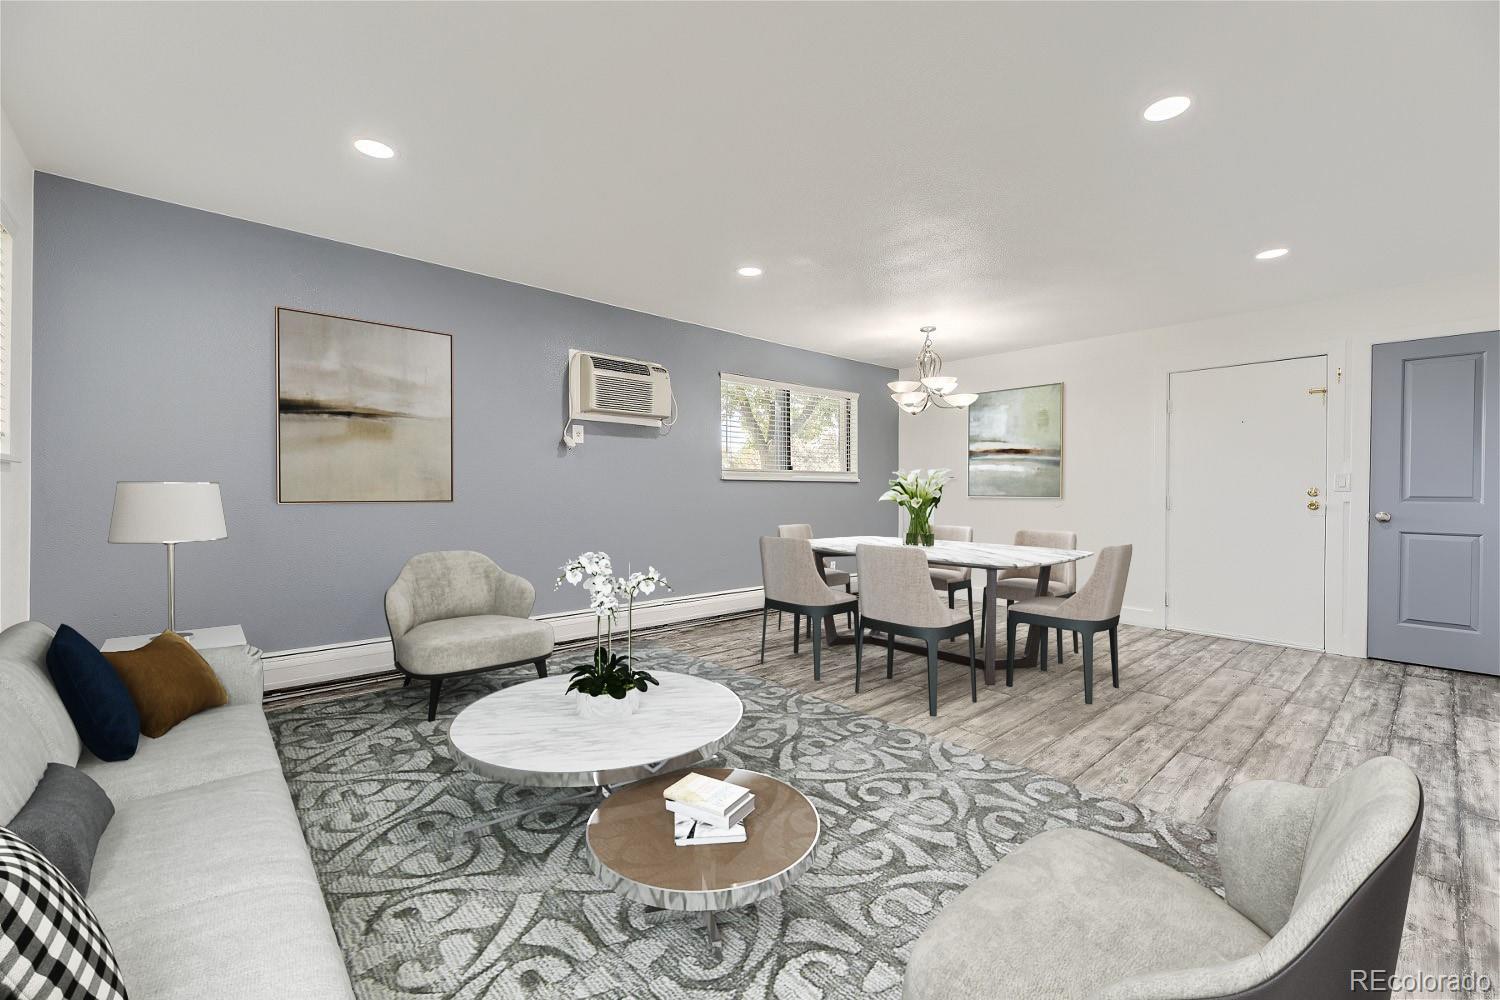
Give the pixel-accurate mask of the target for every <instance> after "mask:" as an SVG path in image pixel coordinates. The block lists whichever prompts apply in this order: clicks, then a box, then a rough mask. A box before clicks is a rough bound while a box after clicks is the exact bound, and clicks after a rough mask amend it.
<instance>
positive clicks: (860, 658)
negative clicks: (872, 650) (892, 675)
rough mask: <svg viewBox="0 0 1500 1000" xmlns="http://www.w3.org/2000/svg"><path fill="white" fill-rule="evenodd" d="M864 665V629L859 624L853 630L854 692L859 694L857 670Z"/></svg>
mask: <svg viewBox="0 0 1500 1000" xmlns="http://www.w3.org/2000/svg"><path fill="white" fill-rule="evenodd" d="M864 665H865V630H864V627H863V626H860V627H858V628H856V629H855V630H854V693H855V694H859V672H860V668H861V667H863V666H864Z"/></svg>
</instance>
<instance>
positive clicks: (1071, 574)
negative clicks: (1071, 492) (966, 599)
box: [985, 528, 1078, 663]
mask: <svg viewBox="0 0 1500 1000" xmlns="http://www.w3.org/2000/svg"><path fill="white" fill-rule="evenodd" d="M1013 544H1015V545H1032V546H1036V547H1038V548H1043V549H1076V548H1078V532H1076V531H1039V530H1036V529H1032V528H1022V529H1021V530H1020V531H1017V532H1016V537H1015V541H1014V543H1013ZM1040 572H1041V570H1039V569H1038V568H1037V567H1035V566H1027V567H1022V568H1020V569H1008V570H1006V571H1005V572H1004V573H1003V574H1001V576H1000V579H999V581H998V582H996V584H995V599H996V600H1000V601H1004V602H1005V604H1006V606H1007V607H1009V606H1010V605H1011V604H1014V603H1015V602H1016V601H1029V600H1031V599H1032V598H1033V597H1036V596H1038V594H1037V592H1036V582H1037V577H1038V574H1039V573H1040ZM1077 589H1078V565H1077V564H1076V563H1063V564H1062V565H1061V566H1053V567H1052V569H1051V570H1050V571H1049V573H1048V575H1047V594H1048V595H1049V596H1051V597H1067V596H1068V595H1070V594H1072V593H1073V591H1075V590H1077ZM988 612H989V605H988V604H986V605H985V615H986V617H987V615H988ZM985 624H988V622H987V620H986V623H985ZM1073 652H1075V653H1076V652H1078V636H1077V635H1074V636H1073ZM1062 657H1063V645H1062V632H1061V631H1060V630H1059V631H1058V633H1057V662H1058V663H1061V662H1062Z"/></svg>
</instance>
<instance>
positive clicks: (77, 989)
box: [0, 827, 127, 1000]
mask: <svg viewBox="0 0 1500 1000" xmlns="http://www.w3.org/2000/svg"><path fill="white" fill-rule="evenodd" d="M0 994H3V995H4V996H7V997H9V996H16V997H19V998H21V1000H127V998H126V993H125V984H124V983H122V982H121V981H120V966H119V964H118V963H116V961H115V955H114V952H113V951H112V950H111V949H110V947H109V939H108V938H106V937H105V936H104V930H103V928H101V927H100V926H99V921H98V920H96V919H95V918H94V914H93V911H91V910H90V909H89V908H88V904H87V903H85V902H84V901H83V897H82V896H81V895H79V893H78V890H77V889H75V888H73V883H71V882H69V881H68V880H67V878H66V877H65V876H64V875H63V874H62V872H60V871H58V870H57V868H55V867H54V866H53V864H52V862H50V861H48V860H47V859H46V858H45V857H43V856H42V853H41V852H40V851H38V850H37V849H36V848H34V847H32V846H31V845H30V844H28V843H26V841H24V840H22V839H21V838H20V837H17V836H16V835H15V834H13V833H11V832H10V831H9V830H7V829H5V828H3V827H0Z"/></svg>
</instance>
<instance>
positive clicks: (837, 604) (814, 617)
mask: <svg viewBox="0 0 1500 1000" xmlns="http://www.w3.org/2000/svg"><path fill="white" fill-rule="evenodd" d="M760 575H761V583H762V586H763V588H764V592H765V606H764V607H762V608H761V611H760V662H762V663H765V662H766V621H767V619H768V618H769V617H770V614H771V611H772V609H775V610H776V611H789V612H791V614H792V653H793V655H795V654H797V653H800V652H801V651H802V649H801V645H800V642H801V639H802V616H803V615H806V616H807V618H808V620H809V621H810V622H812V623H813V624H814V625H815V627H814V628H812V629H811V632H812V647H813V680H815V681H819V680H822V679H823V623H824V622H825V621H826V620H827V619H829V618H832V617H833V616H834V615H841V614H844V613H845V612H846V611H847V612H851V613H852V614H853V615H854V625H855V630H856V632H857V631H858V628H859V603H858V601H859V599H858V598H857V597H855V596H854V595H853V594H841V593H839V592H838V591H837V590H834V589H833V588H832V587H830V586H828V584H826V583H824V582H823V578H822V577H821V576H819V575H818V566H817V563H816V562H814V561H813V550H812V545H811V544H810V543H809V542H808V541H807V540H806V539H803V538H762V539H761V540H760Z"/></svg>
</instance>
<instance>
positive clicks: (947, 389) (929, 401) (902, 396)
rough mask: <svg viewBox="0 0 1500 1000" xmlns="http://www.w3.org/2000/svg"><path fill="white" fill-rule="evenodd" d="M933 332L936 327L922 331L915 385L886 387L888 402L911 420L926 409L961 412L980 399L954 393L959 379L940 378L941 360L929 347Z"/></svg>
mask: <svg viewBox="0 0 1500 1000" xmlns="http://www.w3.org/2000/svg"><path fill="white" fill-rule="evenodd" d="M936 331H937V327H935V326H924V327H922V333H923V336H924V339H923V341H922V349H921V350H920V351H918V352H917V378H916V381H901V382H887V383H886V388H887V389H889V390H891V399H892V400H894V401H895V403H896V405H897V406H899V407H900V408H901V409H902V410H904V411H905V412H907V413H910V414H912V415H913V416H915V415H916V414H918V413H921V412H922V411H923V410H925V409H927V407H929V406H936V407H939V408H941V409H945V410H961V409H963V408H964V407H966V406H968V405H969V404H970V403H972V402H974V400H976V399H978V398H979V396H978V394H977V393H972V392H954V391H953V390H954V389H957V388H958V379H956V378H954V377H953V376H951V375H943V374H941V372H942V370H943V359H942V358H941V357H940V356H939V355H938V352H937V351H936V350H934V349H933V346H932V335H933V333H935V332H936Z"/></svg>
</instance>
